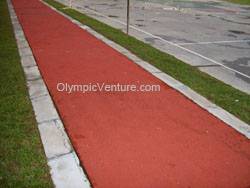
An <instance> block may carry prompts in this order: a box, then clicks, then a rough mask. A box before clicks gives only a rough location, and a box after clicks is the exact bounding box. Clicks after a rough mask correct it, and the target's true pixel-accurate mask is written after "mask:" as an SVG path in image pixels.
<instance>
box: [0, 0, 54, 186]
mask: <svg viewBox="0 0 250 188" xmlns="http://www.w3.org/2000/svg"><path fill="white" fill-rule="evenodd" d="M0 33H1V35H0V83H1V84H0V127H1V131H0V187H4V188H8V187H20V188H22V187H23V188H27V187H39V188H43V187H44V188H49V187H53V184H52V181H51V179H50V175H49V168H48V166H47V162H46V159H45V154H44V151H43V148H42V145H41V140H40V137H39V133H38V129H37V126H36V121H35V119H34V114H33V111H32V106H31V103H30V100H29V97H28V93H27V88H26V84H25V79H24V74H23V71H22V67H21V64H20V58H19V54H18V51H17V46H16V42H15V38H14V35H13V30H12V25H11V21H10V17H9V12H8V8H7V3H6V0H3V1H0Z"/></svg>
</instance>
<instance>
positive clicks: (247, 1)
mask: <svg viewBox="0 0 250 188" xmlns="http://www.w3.org/2000/svg"><path fill="white" fill-rule="evenodd" d="M227 1H228V2H231V3H237V4H242V5H250V0H227Z"/></svg>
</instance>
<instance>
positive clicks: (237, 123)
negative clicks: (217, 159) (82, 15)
mask: <svg viewBox="0 0 250 188" xmlns="http://www.w3.org/2000/svg"><path fill="white" fill-rule="evenodd" d="M42 2H43V1H42ZM43 3H44V4H46V5H47V6H48V7H52V6H50V5H49V4H47V3H45V2H43ZM55 11H56V12H58V13H59V14H61V15H63V16H64V17H66V18H68V19H70V20H71V21H72V20H73V18H71V17H70V18H69V16H67V15H65V14H64V13H62V12H60V11H58V10H55ZM76 25H78V26H79V27H80V28H82V29H84V30H85V31H87V32H89V33H90V34H92V35H93V36H96V37H97V38H101V40H102V41H103V42H105V43H106V44H108V45H109V46H111V47H113V48H114V49H116V50H117V51H119V52H121V53H123V54H124V55H125V56H127V57H128V58H129V59H131V60H132V61H134V63H136V64H138V65H140V66H141V67H142V68H144V69H145V70H146V71H148V72H150V73H151V74H153V75H154V76H155V77H157V78H159V79H160V80H162V81H163V82H164V83H166V84H167V85H169V86H170V87H172V88H173V89H175V90H177V91H179V92H180V93H182V94H183V95H185V96H186V97H187V98H189V99H190V100H192V101H193V102H195V103H196V104H198V105H199V106H200V107H202V108H203V109H205V110H206V111H208V112H209V113H210V114H212V115H214V116H215V117H217V118H219V119H220V120H222V121H223V122H225V123H226V124H228V125H229V126H231V127H232V128H234V129H235V130H237V131H238V132H240V133H241V134H243V135H245V136H246V137H247V138H248V139H250V125H248V124H246V123H244V122H243V121H241V120H239V119H238V118H237V117H235V116H233V115H232V114H230V113H228V112H227V111H225V110H224V109H222V108H220V107H219V106H217V105H215V104H213V103H212V102H210V101H208V100H207V99H206V98H204V97H203V96H201V95H199V94H198V93H196V92H195V91H193V90H192V89H191V88H189V87H187V86H185V85H184V84H182V83H181V82H179V81H178V80H176V79H174V78H172V77H171V76H169V75H167V74H166V73H163V72H161V71H160V70H158V69H157V68H155V67H154V68H152V67H151V66H152V65H151V64H149V63H147V62H144V61H143V60H141V59H140V58H138V57H135V55H134V54H132V53H131V52H129V51H128V50H126V49H125V48H123V47H122V46H120V45H118V44H116V43H114V42H113V41H111V40H109V39H107V38H106V37H104V36H103V35H101V34H99V33H97V32H96V31H94V30H93V29H91V28H90V27H88V26H86V25H83V24H81V23H80V22H78V23H77V24H76ZM100 35H101V36H102V37H100ZM118 46H119V47H118ZM117 47H118V48H117ZM149 67H150V68H149Z"/></svg>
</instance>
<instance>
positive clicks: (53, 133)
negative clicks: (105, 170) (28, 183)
mask: <svg viewBox="0 0 250 188" xmlns="http://www.w3.org/2000/svg"><path fill="white" fill-rule="evenodd" d="M7 3H8V8H9V13H10V17H11V21H12V25H13V29H14V34H15V38H16V41H17V45H18V51H19V55H20V58H21V64H22V67H23V69H24V73H25V76H26V80H27V87H28V91H29V97H30V100H31V103H32V106H33V110H34V113H35V117H36V121H37V124H38V129H39V133H40V137H41V140H42V143H43V147H44V150H45V154H46V157H47V161H48V165H49V167H50V174H51V178H52V181H53V183H54V185H55V187H57V188H76V187H77V188H90V187H91V186H90V182H89V180H88V179H87V176H86V175H85V173H84V171H83V169H82V167H81V166H80V162H79V159H78V157H77V155H76V153H75V151H74V149H73V147H72V145H71V143H70V140H69V138H68V136H67V133H66V132H65V129H64V126H63V123H62V121H61V119H60V117H59V115H58V113H57V111H56V108H55V106H54V104H53V102H52V99H51V97H50V95H49V92H48V90H47V87H46V85H45V83H44V81H43V79H42V77H41V75H40V71H39V69H38V67H37V64H36V61H35V59H34V57H33V54H32V51H31V49H30V47H29V45H28V42H27V40H26V38H25V36H24V33H23V30H22V27H21V25H20V24H19V22H18V19H17V16H16V14H15V11H14V9H13V6H12V3H11V1H10V0H7Z"/></svg>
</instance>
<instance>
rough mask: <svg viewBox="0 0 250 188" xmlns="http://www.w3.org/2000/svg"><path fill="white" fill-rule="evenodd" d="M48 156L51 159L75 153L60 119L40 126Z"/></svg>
mask: <svg viewBox="0 0 250 188" xmlns="http://www.w3.org/2000/svg"><path fill="white" fill-rule="evenodd" d="M38 128H39V131H40V133H41V138H42V142H43V146H44V150H45V153H46V156H47V157H48V158H49V159H52V158H57V157H58V156H61V155H65V154H68V153H71V152H72V151H73V149H72V147H71V144H70V141H69V139H68V136H67V135H66V134H65V130H64V128H63V125H62V122H61V121H60V120H59V119H55V120H54V121H49V122H45V123H40V124H38Z"/></svg>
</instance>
